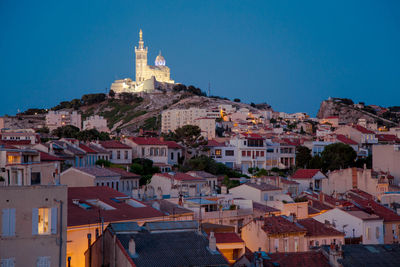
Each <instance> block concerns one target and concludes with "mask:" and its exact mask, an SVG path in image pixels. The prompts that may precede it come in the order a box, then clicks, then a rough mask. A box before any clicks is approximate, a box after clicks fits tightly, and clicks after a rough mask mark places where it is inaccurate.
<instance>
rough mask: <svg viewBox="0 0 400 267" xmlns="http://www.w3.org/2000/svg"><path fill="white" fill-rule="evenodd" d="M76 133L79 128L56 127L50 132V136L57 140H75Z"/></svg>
mask: <svg viewBox="0 0 400 267" xmlns="http://www.w3.org/2000/svg"><path fill="white" fill-rule="evenodd" d="M78 133H79V128H78V127H75V126H72V125H66V126H62V127H58V128H57V129H54V130H53V131H52V132H51V134H52V135H55V136H58V137H59V138H63V137H64V138H76V136H77V134H78Z"/></svg>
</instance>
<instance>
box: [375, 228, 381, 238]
mask: <svg viewBox="0 0 400 267" xmlns="http://www.w3.org/2000/svg"><path fill="white" fill-rule="evenodd" d="M375 231H376V232H375V234H376V239H379V236H380V231H379V227H378V226H377V227H376V229H375Z"/></svg>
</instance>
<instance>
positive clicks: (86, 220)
mask: <svg viewBox="0 0 400 267" xmlns="http://www.w3.org/2000/svg"><path fill="white" fill-rule="evenodd" d="M121 198H122V199H121ZM123 198H127V199H130V198H128V197H127V196H126V195H125V194H123V193H121V192H118V191H116V190H114V189H112V188H110V187H107V186H92V187H69V188H68V216H67V217H68V227H72V226H79V225H88V224H97V223H99V222H100V217H99V216H101V217H103V218H104V222H105V223H108V222H118V221H126V220H138V219H145V218H158V217H162V216H164V214H163V213H162V212H160V211H158V210H156V209H154V208H152V207H148V206H146V205H144V204H142V203H141V202H140V201H137V200H133V199H132V202H133V203H134V204H137V205H136V207H134V206H133V205H130V204H128V203H127V202H125V201H123ZM119 199H120V200H119ZM87 200H100V201H101V202H103V203H105V204H106V205H108V206H110V207H111V209H100V208H99V207H97V206H94V205H93V204H91V203H90V202H88V201H87ZM74 201H75V203H77V202H78V203H79V204H84V205H78V204H74Z"/></svg>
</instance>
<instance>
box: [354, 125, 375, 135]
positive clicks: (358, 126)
mask: <svg viewBox="0 0 400 267" xmlns="http://www.w3.org/2000/svg"><path fill="white" fill-rule="evenodd" d="M353 128H354V129H356V130H357V131H359V132H360V133H363V134H375V133H374V132H373V131H371V130H368V129H366V128H364V127H362V126H360V125H353Z"/></svg>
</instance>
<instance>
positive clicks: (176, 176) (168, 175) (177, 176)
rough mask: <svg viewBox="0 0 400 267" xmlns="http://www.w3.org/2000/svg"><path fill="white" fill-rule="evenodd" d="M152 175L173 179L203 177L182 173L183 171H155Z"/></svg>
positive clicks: (197, 179) (201, 179)
mask: <svg viewBox="0 0 400 267" xmlns="http://www.w3.org/2000/svg"><path fill="white" fill-rule="evenodd" d="M154 175H158V176H163V177H166V178H169V179H175V180H179V181H204V178H200V177H193V176H191V175H189V174H186V173H183V172H177V173H156V174H154Z"/></svg>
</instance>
